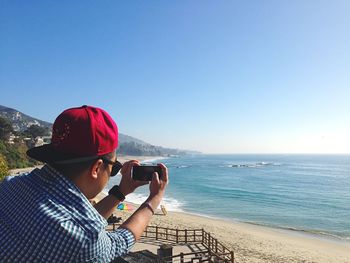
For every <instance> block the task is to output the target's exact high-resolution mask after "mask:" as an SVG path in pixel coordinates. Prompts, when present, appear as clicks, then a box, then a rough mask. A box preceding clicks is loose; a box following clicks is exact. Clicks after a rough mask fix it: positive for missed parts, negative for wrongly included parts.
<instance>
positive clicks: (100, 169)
mask: <svg viewBox="0 0 350 263" xmlns="http://www.w3.org/2000/svg"><path fill="white" fill-rule="evenodd" d="M117 146H118V128H117V125H116V124H115V122H114V121H113V119H112V118H111V117H110V116H109V114H108V113H107V112H105V111H104V110H102V109H99V108H95V107H91V106H82V107H79V108H71V109H68V110H65V111H64V112H63V113H61V114H60V115H59V116H58V117H57V119H56V120H55V122H54V125H53V133H52V140H51V143H50V144H46V145H43V146H39V147H34V148H32V149H30V150H29V151H28V152H27V154H28V156H30V157H32V158H34V159H36V160H39V161H42V162H44V163H46V165H44V166H43V167H42V168H41V169H35V170H33V171H32V172H31V173H29V174H25V175H21V176H16V177H13V178H6V179H5V180H4V181H3V182H2V183H1V184H0V262H111V261H114V260H115V259H117V258H118V257H119V256H121V255H123V254H125V253H127V252H128V250H129V249H130V248H131V247H132V246H133V244H134V243H135V240H137V239H139V238H140V236H141V234H142V232H143V231H144V230H145V228H146V226H147V225H148V223H149V221H150V219H151V217H152V215H153V214H154V209H155V208H157V207H158V205H159V204H160V201H161V200H162V198H163V195H164V191H165V188H166V186H167V183H168V172H167V168H166V167H165V166H164V165H163V164H159V165H160V166H161V169H162V177H161V178H159V175H158V174H157V173H154V174H153V178H152V181H151V182H150V183H149V189H150V194H149V197H148V198H147V200H146V201H145V203H143V204H142V205H141V206H140V208H139V209H138V210H137V211H136V212H135V213H134V214H133V215H132V216H130V218H129V219H128V220H126V221H125V222H124V223H123V224H122V225H121V226H120V228H119V229H118V230H116V231H114V232H106V231H105V227H106V226H107V221H106V219H107V218H108V217H109V216H110V215H111V214H112V212H113V210H114V209H115V207H116V206H117V205H118V204H119V203H120V202H121V201H123V200H124V199H125V196H126V195H128V194H129V193H132V192H133V191H134V190H135V189H136V188H137V187H139V186H141V185H144V184H145V183H144V182H141V181H135V180H133V179H132V178H131V169H132V167H133V166H135V165H139V162H138V161H136V160H134V161H129V162H126V163H125V164H124V165H121V164H120V163H119V162H118V161H117V160H116V153H115V150H116V149H117ZM120 168H121V171H120V172H121V174H122V178H121V181H120V184H119V186H114V187H113V188H112V189H111V190H110V191H109V195H108V196H107V197H105V198H104V199H102V200H101V201H100V202H98V203H97V204H96V205H95V206H94V207H93V206H92V205H91V204H90V202H89V199H92V198H94V197H96V195H97V194H98V193H100V192H101V191H102V190H103V189H104V187H105V186H106V184H107V182H108V180H109V178H110V176H113V175H115V174H116V173H117V172H118V171H119V170H120Z"/></svg>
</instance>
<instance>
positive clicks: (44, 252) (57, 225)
mask: <svg viewBox="0 0 350 263" xmlns="http://www.w3.org/2000/svg"><path fill="white" fill-rule="evenodd" d="M106 226H107V221H106V220H105V219H104V218H103V217H102V216H101V215H100V214H99V213H98V212H97V211H96V209H95V208H94V207H93V206H92V205H91V204H90V202H89V200H88V199H87V198H86V197H85V196H84V195H83V194H82V192H81V191H80V190H79V189H78V188H77V187H76V186H75V185H74V184H73V183H72V182H70V181H69V180H68V179H66V178H65V177H64V176H62V175H61V174H59V173H58V172H57V171H55V170H54V169H53V168H51V167H50V166H48V165H46V166H44V167H43V168H42V169H35V170H34V171H33V172H31V173H29V174H24V175H21V176H14V177H12V178H10V177H7V178H6V179H5V180H4V181H3V182H2V183H1V184H0V262H111V261H113V260H114V259H116V258H117V257H119V256H121V255H123V254H125V253H127V252H128V250H129V249H130V248H131V247H132V246H133V244H134V243H135V239H134V236H133V234H132V233H131V232H130V231H129V230H127V229H118V230H117V231H114V232H106V230H105V228H106Z"/></svg>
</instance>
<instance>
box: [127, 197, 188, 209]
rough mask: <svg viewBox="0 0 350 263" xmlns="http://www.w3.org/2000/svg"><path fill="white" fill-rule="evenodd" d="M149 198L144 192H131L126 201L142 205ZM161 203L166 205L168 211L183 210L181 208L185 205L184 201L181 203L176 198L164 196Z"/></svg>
mask: <svg viewBox="0 0 350 263" xmlns="http://www.w3.org/2000/svg"><path fill="white" fill-rule="evenodd" d="M147 198H148V196H147V195H144V194H135V193H131V194H129V195H128V196H127V197H126V201H127V202H130V203H133V204H137V205H140V204H142V203H143V202H145V200H146V199H147ZM161 205H164V206H165V207H166V209H167V210H168V211H173V212H183V210H182V208H181V207H182V206H183V203H181V202H180V201H178V200H177V199H175V198H170V197H164V198H163V200H162V202H161Z"/></svg>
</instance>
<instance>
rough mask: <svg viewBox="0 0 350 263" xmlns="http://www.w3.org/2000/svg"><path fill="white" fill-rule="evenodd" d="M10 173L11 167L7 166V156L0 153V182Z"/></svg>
mask: <svg viewBox="0 0 350 263" xmlns="http://www.w3.org/2000/svg"><path fill="white" fill-rule="evenodd" d="M8 174H9V168H8V166H7V162H6V160H5V157H4V156H3V155H2V154H0V182H1V181H2V180H3V179H4V178H5V176H7V175H8Z"/></svg>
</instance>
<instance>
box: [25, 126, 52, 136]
mask: <svg viewBox="0 0 350 263" xmlns="http://www.w3.org/2000/svg"><path fill="white" fill-rule="evenodd" d="M24 133H25V134H28V135H29V136H30V137H32V138H36V137H38V136H45V135H48V133H49V131H48V129H47V128H45V127H41V126H39V125H32V126H30V127H29V128H28V129H27V130H25V132H24Z"/></svg>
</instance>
